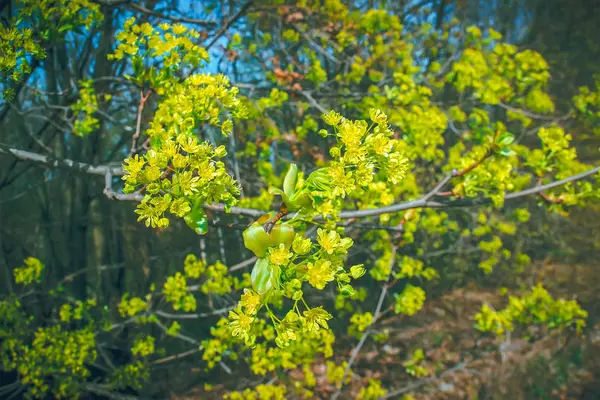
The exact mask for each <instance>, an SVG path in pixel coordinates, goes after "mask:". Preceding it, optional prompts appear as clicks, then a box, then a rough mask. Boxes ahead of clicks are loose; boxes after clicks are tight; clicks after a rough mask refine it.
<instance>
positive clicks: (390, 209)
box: [0, 144, 600, 219]
mask: <svg viewBox="0 0 600 400" xmlns="http://www.w3.org/2000/svg"><path fill="white" fill-rule="evenodd" d="M1 154H8V155H12V156H14V157H16V158H18V159H20V160H25V161H32V162H37V163H40V164H44V165H47V166H49V167H54V168H70V169H75V170H77V171H79V172H84V173H88V174H92V175H102V176H104V177H105V178H106V176H107V175H110V176H111V177H112V176H122V175H123V174H124V171H123V168H122V167H120V166H118V167H117V166H112V165H92V164H87V163H82V162H78V161H73V160H69V159H58V158H54V157H51V156H45V155H42V154H38V153H33V152H29V151H24V150H18V149H14V148H11V147H8V146H4V145H1V144H0V155H1ZM472 169H473V168H471V170H472ZM599 171H600V166H598V167H594V168H591V169H589V170H587V171H584V172H581V173H579V174H576V175H572V176H569V177H567V178H564V179H561V180H558V181H554V182H550V183H547V184H545V185H537V186H534V187H532V188H529V189H525V190H521V191H519V192H514V193H508V194H506V195H505V196H504V200H505V201H507V200H514V199H517V198H521V197H525V196H530V195H533V194H539V193H541V192H544V191H546V190H549V189H553V188H555V187H558V186H562V185H565V184H568V183H572V182H575V181H578V180H580V179H584V178H587V177H589V176H591V175H593V174H595V173H598V172H599ZM459 176H460V175H459ZM452 177H453V174H452V173H451V174H450V175H449V176H446V177H445V178H444V179H443V180H442V181H441V182H440V183H439V184H438V185H437V186H436V188H434V190H432V191H431V192H428V193H427V194H425V195H424V196H422V197H421V198H419V199H416V200H409V201H405V202H402V203H396V204H392V205H390V206H385V207H378V208H369V209H365V210H349V211H342V212H341V213H340V214H339V217H340V219H353V218H366V217H376V216H379V215H381V214H393V213H397V212H400V211H406V210H410V209H414V208H451V207H471V206H478V205H483V204H489V203H491V202H492V199H491V198H488V197H479V198H472V199H456V200H448V201H440V200H431V197H433V194H435V193H436V192H435V190H436V189H437V190H439V189H440V188H441V187H442V186H443V184H446V183H447V181H448V180H449V179H450V178H452ZM106 193H107V196H108V197H109V198H112V199H115V200H125V201H141V200H142V198H143V195H142V194H140V193H138V192H136V193H131V194H122V193H115V192H114V191H112V190H109V191H106ZM432 193H433V194H432ZM204 208H205V209H206V210H209V211H214V212H225V205H224V204H205V205H204ZM229 213H230V214H233V215H244V216H247V217H252V218H259V217H261V216H263V215H264V214H265V213H266V212H265V211H263V210H257V209H253V208H243V207H231V210H230V212H229ZM287 217H289V215H288V216H287Z"/></svg>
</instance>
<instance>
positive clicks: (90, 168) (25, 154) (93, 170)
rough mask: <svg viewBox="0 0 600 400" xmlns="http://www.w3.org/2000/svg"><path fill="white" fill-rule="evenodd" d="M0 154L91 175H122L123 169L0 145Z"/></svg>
mask: <svg viewBox="0 0 600 400" xmlns="http://www.w3.org/2000/svg"><path fill="white" fill-rule="evenodd" d="M0 154H9V155H13V156H14V157H16V158H18V159H19V160H24V161H33V162H37V163H40V164H44V165H47V166H48V167H54V168H61V167H62V168H71V169H75V170H77V171H79V172H85V173H87V174H91V175H103V176H104V175H106V174H107V173H110V174H112V175H123V168H121V167H120V166H118V167H117V166H112V165H92V164H86V163H82V162H78V161H73V160H69V159H66V158H65V159H59V158H54V157H51V156H44V155H42V154H39V153H33V152H30V151H25V150H18V149H14V148H12V147H8V146H4V145H1V144H0Z"/></svg>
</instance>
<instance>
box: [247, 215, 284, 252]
mask: <svg viewBox="0 0 600 400" xmlns="http://www.w3.org/2000/svg"><path fill="white" fill-rule="evenodd" d="M242 236H243V237H244V246H246V248H247V249H248V250H251V251H252V252H253V253H254V254H255V255H256V256H257V257H264V256H265V255H266V254H267V249H268V248H269V247H275V246H279V245H280V244H281V243H283V245H284V246H285V248H286V249H289V248H290V247H291V246H292V242H293V241H294V228H293V227H292V226H291V225H289V224H286V223H280V224H276V225H275V226H274V227H273V229H272V230H271V233H270V234H268V233H267V232H266V231H265V229H264V228H263V226H262V225H261V224H260V223H258V222H254V223H253V224H252V225H250V227H249V228H248V229H246V230H245V231H244V233H243V234H242Z"/></svg>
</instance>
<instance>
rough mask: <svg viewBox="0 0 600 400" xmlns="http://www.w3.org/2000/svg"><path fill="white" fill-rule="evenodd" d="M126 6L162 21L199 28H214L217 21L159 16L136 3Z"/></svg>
mask: <svg viewBox="0 0 600 400" xmlns="http://www.w3.org/2000/svg"><path fill="white" fill-rule="evenodd" d="M127 6H128V7H130V8H132V9H134V10H136V11H139V12H142V13H144V14H148V15H152V16H154V17H158V18H162V19H168V20H169V21H173V22H183V23H187V24H194V25H199V26H216V25H217V21H212V20H209V19H195V18H185V17H173V16H171V15H165V14H161V13H159V12H157V11H154V10H150V9H148V8H146V7H144V6H142V5H139V4H136V3H129V4H127Z"/></svg>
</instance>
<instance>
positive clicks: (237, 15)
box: [205, 0, 253, 50]
mask: <svg viewBox="0 0 600 400" xmlns="http://www.w3.org/2000/svg"><path fill="white" fill-rule="evenodd" d="M252 3H253V0H249V1H248V2H247V3H246V4H244V5H243V6H242V8H240V9H239V10H238V12H237V13H235V14H234V15H233V16H232V17H231V18H229V20H228V21H227V22H225V24H224V25H223V26H222V27H221V29H219V31H218V32H217V33H216V34H215V36H214V37H213V38H212V40H211V41H210V43H208V44H207V45H206V46H205V48H206V50H208V49H210V48H211V47H212V46H213V45H214V44H215V43H217V40H219V38H220V37H221V36H223V34H224V33H225V32H226V31H227V29H229V27H230V26H231V25H233V24H234V22H235V21H237V20H238V19H240V18H241V17H242V16H243V15H244V14H245V13H246V12H247V11H248V10H249V9H250V6H252Z"/></svg>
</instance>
